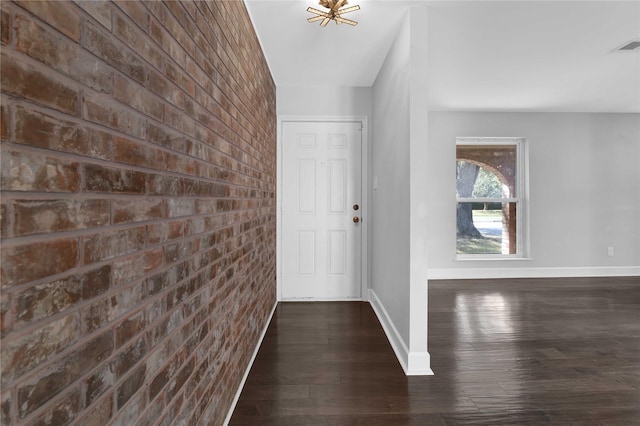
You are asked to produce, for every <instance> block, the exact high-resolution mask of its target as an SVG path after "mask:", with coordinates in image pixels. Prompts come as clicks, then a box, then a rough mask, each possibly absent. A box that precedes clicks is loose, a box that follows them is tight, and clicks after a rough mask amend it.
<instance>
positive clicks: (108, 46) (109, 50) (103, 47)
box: [83, 21, 147, 83]
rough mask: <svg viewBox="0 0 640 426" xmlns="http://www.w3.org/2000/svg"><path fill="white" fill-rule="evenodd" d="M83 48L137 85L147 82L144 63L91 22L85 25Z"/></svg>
mask: <svg viewBox="0 0 640 426" xmlns="http://www.w3.org/2000/svg"><path fill="white" fill-rule="evenodd" d="M83 46H84V47H85V48H86V49H87V50H89V51H91V52H93V53H94V54H95V55H96V56H98V57H99V58H101V59H103V60H104V61H105V62H107V63H108V64H110V65H112V66H113V67H115V68H116V69H118V70H120V71H122V72H123V73H125V74H126V75H128V76H129V77H131V78H133V79H134V80H135V81H137V82H138V83H144V82H145V81H146V80H147V67H146V66H145V64H144V62H143V61H142V60H141V59H140V58H139V57H138V56H137V55H136V54H134V53H132V52H131V51H130V50H129V49H128V48H127V47H125V45H124V44H123V43H121V42H118V41H117V40H116V39H114V38H113V37H111V36H110V35H109V34H108V33H106V32H104V30H103V29H101V28H100V27H98V26H97V25H95V24H93V23H92V22H91V21H88V22H87V23H86V25H85V37H84V38H83Z"/></svg>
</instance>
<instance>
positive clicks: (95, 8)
mask: <svg viewBox="0 0 640 426" xmlns="http://www.w3.org/2000/svg"><path fill="white" fill-rule="evenodd" d="M73 2H74V3H75V4H76V5H78V6H79V7H80V8H81V9H82V10H84V11H85V12H86V13H87V14H89V16H91V17H92V18H93V19H95V20H96V21H97V22H98V23H100V24H101V25H103V26H104V27H105V28H107V29H108V30H109V31H111V3H110V2H106V1H86V0H73Z"/></svg>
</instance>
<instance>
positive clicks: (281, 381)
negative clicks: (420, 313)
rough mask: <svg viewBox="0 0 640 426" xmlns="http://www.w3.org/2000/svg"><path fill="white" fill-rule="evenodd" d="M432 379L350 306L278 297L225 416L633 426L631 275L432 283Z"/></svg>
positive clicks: (286, 421) (636, 415) (639, 409)
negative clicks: (411, 367) (413, 368)
mask: <svg viewBox="0 0 640 426" xmlns="http://www.w3.org/2000/svg"><path fill="white" fill-rule="evenodd" d="M429 352H430V354H431V366H432V369H433V370H434V372H435V375H434V376H420V377H415V376H414V377H407V376H405V375H404V373H403V371H402V369H401V367H400V365H399V364H398V361H397V360H396V358H395V355H394V353H393V351H392V349H391V347H390V345H389V343H388V341H387V339H386V337H385V335H384V333H383V331H382V328H381V326H380V324H379V322H378V320H377V318H376V317H375V314H374V313H373V310H372V309H371V307H370V305H369V304H367V303H360V302H337V303H280V304H279V305H278V307H277V309H276V312H275V315H274V317H273V320H272V322H271V324H270V326H269V329H268V331H267V334H266V336H265V339H264V342H263V344H262V346H261V348H260V350H259V352H258V356H257V358H256V360H255V363H254V365H253V368H252V370H251V372H250V374H249V377H248V379H247V382H246V384H245V387H244V389H243V391H242V395H241V397H240V400H239V401H238V404H237V406H236V409H235V412H234V414H233V417H232V419H231V422H230V424H231V425H312V426H313V425H363V426H365V425H367V426H369V425H372V426H373V425H469V424H474V425H475V424H483V425H538V424H552V425H640V278H639V277H631V278H583V279H543V280H540V279H528V280H498V281H496V280H491V281H489V280H477V281H475V280H474V281H467V280H465V281H431V282H430V284H429Z"/></svg>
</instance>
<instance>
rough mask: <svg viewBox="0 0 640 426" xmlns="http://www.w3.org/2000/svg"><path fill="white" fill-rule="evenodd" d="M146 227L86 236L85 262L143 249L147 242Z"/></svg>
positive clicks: (97, 260)
mask: <svg viewBox="0 0 640 426" xmlns="http://www.w3.org/2000/svg"><path fill="white" fill-rule="evenodd" d="M144 240H145V228H144V227H137V228H129V229H124V230H121V231H115V232H114V231H107V232H103V233H100V234H94V235H90V236H87V237H85V238H84V245H83V252H84V260H83V262H84V264H85V265H86V264H89V263H93V262H99V261H102V260H107V259H112V258H114V257H118V256H122V255H125V254H129V253H134V252H136V251H138V250H141V249H142V248H143V247H144V243H145V241H144Z"/></svg>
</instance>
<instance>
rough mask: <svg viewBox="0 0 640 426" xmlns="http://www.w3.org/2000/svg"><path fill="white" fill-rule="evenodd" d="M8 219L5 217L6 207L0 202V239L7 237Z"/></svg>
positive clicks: (2, 201) (3, 202)
mask: <svg viewBox="0 0 640 426" xmlns="http://www.w3.org/2000/svg"><path fill="white" fill-rule="evenodd" d="M9 236H10V235H9V217H8V216H7V205H6V204H5V201H4V200H0V238H2V239H4V238H7V237H9Z"/></svg>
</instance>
